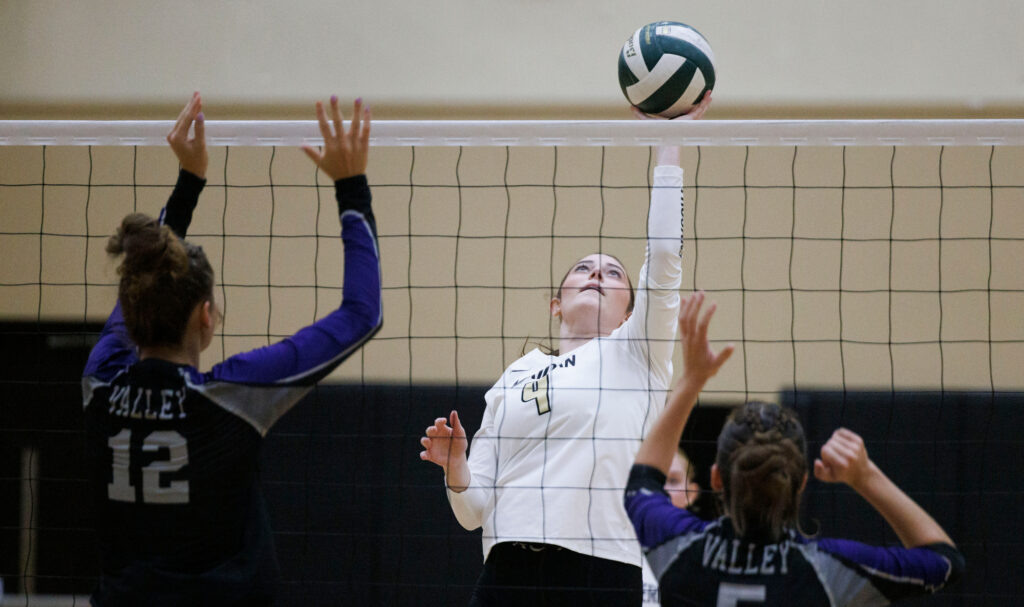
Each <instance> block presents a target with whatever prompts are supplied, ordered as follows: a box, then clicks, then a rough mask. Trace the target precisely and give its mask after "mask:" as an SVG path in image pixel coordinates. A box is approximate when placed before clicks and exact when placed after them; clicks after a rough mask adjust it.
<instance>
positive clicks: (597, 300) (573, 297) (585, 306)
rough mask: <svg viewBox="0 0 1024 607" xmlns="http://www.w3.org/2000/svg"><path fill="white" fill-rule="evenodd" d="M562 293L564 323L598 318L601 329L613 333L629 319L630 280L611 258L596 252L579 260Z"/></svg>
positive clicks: (572, 269) (563, 285) (570, 272)
mask: <svg viewBox="0 0 1024 607" xmlns="http://www.w3.org/2000/svg"><path fill="white" fill-rule="evenodd" d="M559 292H560V300H561V306H560V307H561V319H562V322H563V323H564V322H573V321H575V320H578V319H580V318H581V317H580V316H579V315H584V316H589V315H595V316H596V317H597V319H598V321H599V323H598V324H599V326H600V328H601V329H602V330H604V331H607V332H611V331H612V330H613V329H615V328H616V327H618V326H619V325H621V324H622V323H623V321H625V320H626V318H628V317H629V313H628V308H629V300H630V292H631V288H630V286H629V277H628V276H627V275H626V270H625V268H623V267H622V264H620V263H619V262H618V261H617V260H616V259H615V258H614V257H612V256H610V255H603V254H600V253H593V254H591V255H587V256H586V257H584V258H583V259H580V260H579V261H577V262H576V263H575V264H574V265H573V266H572V268H570V269H569V273H568V274H567V275H566V276H565V280H563V281H562V287H561V289H559Z"/></svg>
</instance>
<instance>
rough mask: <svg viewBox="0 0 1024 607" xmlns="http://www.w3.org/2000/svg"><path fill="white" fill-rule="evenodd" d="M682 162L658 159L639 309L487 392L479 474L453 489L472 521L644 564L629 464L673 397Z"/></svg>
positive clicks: (540, 357) (487, 545)
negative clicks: (630, 503) (629, 501)
mask: <svg viewBox="0 0 1024 607" xmlns="http://www.w3.org/2000/svg"><path fill="white" fill-rule="evenodd" d="M682 184H683V172H682V169H681V168H679V167H676V166H659V167H657V168H655V170H654V188H653V189H652V192H651V206H650V212H649V214H648V219H647V249H646V255H645V261H644V266H643V268H642V269H641V270H640V277H639V280H638V281H637V293H636V302H635V306H634V309H633V313H632V315H631V316H630V317H629V319H628V320H627V321H626V322H625V323H623V324H622V326H620V327H619V328H617V329H616V330H615V331H613V332H612V333H611V334H610V335H608V336H607V337H600V338H595V339H592V340H591V341H589V342H587V343H586V344H584V345H582V346H579V347H578V348H576V349H574V350H572V351H571V352H568V353H566V354H562V355H560V356H551V355H548V354H544V353H542V352H541V351H540V350H536V349H535V350H532V351H531V352H529V353H527V354H526V355H525V356H523V357H522V358H520V359H519V360H517V361H515V362H514V363H512V364H511V365H510V366H509V367H508V368H507V369H506V370H505V372H504V373H503V374H502V376H501V378H500V379H498V381H497V382H496V383H495V384H494V386H493V387H492V388H491V389H490V390H488V392H487V394H486V396H485V397H484V398H485V400H486V403H487V408H486V410H485V411H484V415H483V420H482V422H481V424H480V429H479V430H478V431H477V433H476V434H475V435H474V436H473V439H472V443H471V445H470V452H469V468H470V471H471V473H472V480H471V482H470V485H469V487H468V488H467V489H466V490H465V491H464V492H462V493H455V492H452V491H449V492H448V499H449V501H450V502H451V506H452V510H453V511H454V512H455V516H456V518H458V520H459V523H461V524H462V526H463V527H465V528H466V529H476V528H477V527H480V526H483V552H484V559H485V560H486V558H487V555H488V553H489V552H490V550H491V548H492V547H493V546H494V545H495V544H497V543H499V542H509V541H523V542H541V543H546V544H554V545H558V546H562V547H564V548H567V549H569V550H573V551H575V552H579V553H582V554H587V555H592V556H596V557H600V558H606V559H611V560H615V561H620V562H623V563H628V564H631V565H636V566H637V567H639V566H640V564H641V562H642V553H641V550H640V545H639V544H638V542H637V540H636V535H635V533H634V531H633V525H632V523H630V520H629V518H628V517H627V516H626V512H625V509H624V508H623V505H622V499H623V497H622V496H623V491H624V490H625V487H626V480H627V478H628V476H629V470H630V466H631V465H632V463H633V458H634V456H635V455H636V452H637V449H639V447H640V443H641V441H642V440H643V438H644V436H645V435H646V433H647V431H648V430H649V428H650V427H651V426H652V425H653V423H654V421H655V420H656V419H657V417H658V415H659V414H660V413H661V410H662V409H663V407H664V404H665V397H666V395H667V391H668V384H669V381H670V380H671V377H672V351H673V348H674V347H675V332H676V322H677V320H676V319H677V316H678V312H679V284H680V279H681V275H682V261H681V257H680V252H681V243H682V219H683V217H682V212H683V211H682Z"/></svg>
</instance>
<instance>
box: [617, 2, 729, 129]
mask: <svg viewBox="0 0 1024 607" xmlns="http://www.w3.org/2000/svg"><path fill="white" fill-rule="evenodd" d="M619 86H621V87H622V92H623V93H625V95H626V99H629V102H630V103H631V104H633V105H635V106H636V107H638V108H640V110H641V111H643V112H644V113H646V114H656V115H658V116H664V117H665V118H675V117H676V116H679V115H681V114H685V113H686V112H688V111H690V109H691V108H692V107H693V106H694V105H695V104H696V103H697V102H698V101H700V100H701V98H702V97H704V93H705V92H707V91H710V90H711V89H712V88H714V86H715V56H714V54H713V53H712V52H711V45H710V44H708V41H707V40H706V39H705V38H704V36H702V35H701V34H700V32H698V31H697V30H695V29H693V28H692V27H690V26H689V25H686V24H685V23H679V22H676V21H657V22H655V23H649V24H647V25H645V26H643V27H641V28H640V29H638V30H636V33H634V34H633V35H632V36H631V37H630V38H629V40H626V43H625V44H624V45H622V52H620V53H619Z"/></svg>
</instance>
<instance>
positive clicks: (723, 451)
mask: <svg viewBox="0 0 1024 607" xmlns="http://www.w3.org/2000/svg"><path fill="white" fill-rule="evenodd" d="M715 463H716V464H717V465H718V470H719V473H720V474H721V475H722V484H723V491H722V501H723V506H724V508H725V512H726V514H728V515H729V517H730V518H731V519H732V524H733V527H734V528H735V529H736V533H737V534H738V535H740V536H741V537H744V538H748V539H751V540H755V541H766V542H774V541H778V540H779V539H781V538H782V536H783V534H784V533H785V530H786V529H787V528H795V529H797V530H799V520H798V518H799V507H800V492H801V490H802V488H803V482H804V477H805V475H806V474H807V441H806V439H805V438H804V431H803V428H802V427H801V426H800V421H799V420H798V419H797V417H796V414H795V413H794V412H793V410H791V409H787V408H784V407H780V406H779V405H776V404H773V403H764V402H749V403H747V404H745V405H743V406H741V407H739V408H737V409H736V410H734V411H733V412H732V414H731V415H729V418H728V419H727V420H726V422H725V426H724V427H723V428H722V433H721V434H719V436H718V455H717V458H716V461H715Z"/></svg>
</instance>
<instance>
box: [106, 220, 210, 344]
mask: <svg viewBox="0 0 1024 607" xmlns="http://www.w3.org/2000/svg"><path fill="white" fill-rule="evenodd" d="M107 253H109V254H110V255H111V256H115V257H116V256H118V255H121V254H124V261H122V262H121V265H120V266H118V268H117V273H118V274H119V275H120V276H121V281H120V283H119V284H118V288H117V298H118V300H119V301H120V302H121V310H122V312H123V313H124V320H125V325H127V328H128V334H129V335H131V338H132V340H134V341H135V343H136V344H138V345H139V346H142V347H150V346H177V345H180V344H181V341H182V339H183V338H184V336H185V328H186V327H187V326H188V320H189V317H190V316H191V315H192V310H193V309H195V307H196V305H197V304H199V303H202V302H203V301H212V300H213V268H212V267H211V266H210V262H209V260H207V258H206V253H204V252H203V249H202V248H200V247H198V246H196V245H193V244H191V243H187V242H184V241H183V240H181V239H180V238H178V237H177V236H176V235H175V234H174V232H172V231H171V229H170V228H169V227H167V226H164V225H160V223H159V222H158V221H157V220H156V219H153V218H152V217H149V216H148V215H145V214H143V213H132V214H130V215H128V216H126V217H125V218H124V220H122V222H121V225H120V226H119V227H118V229H117V232H116V233H115V234H114V235H113V236H111V237H110V240H109V241H108V242H107Z"/></svg>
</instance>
